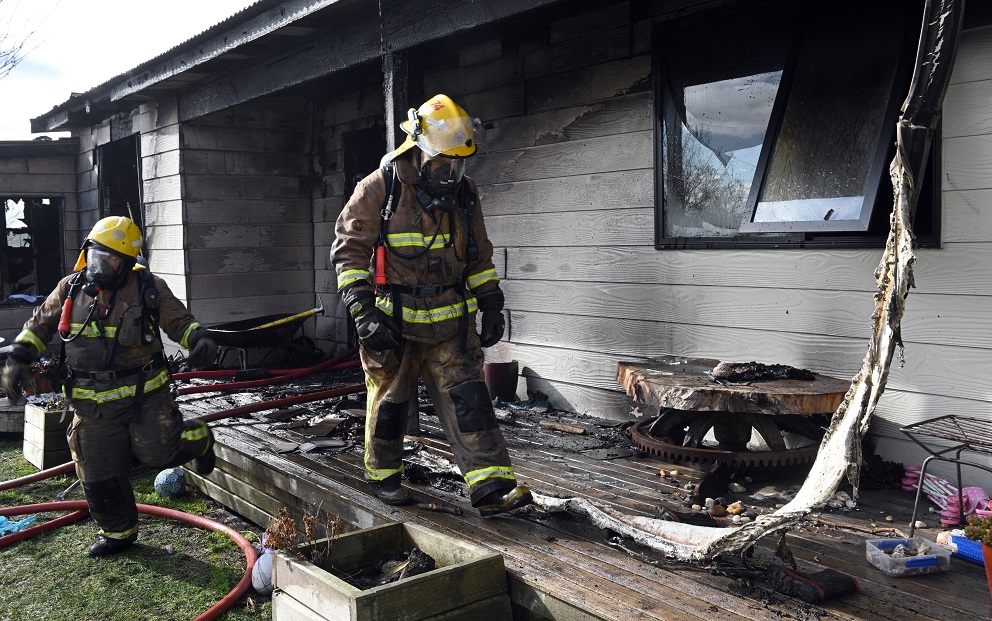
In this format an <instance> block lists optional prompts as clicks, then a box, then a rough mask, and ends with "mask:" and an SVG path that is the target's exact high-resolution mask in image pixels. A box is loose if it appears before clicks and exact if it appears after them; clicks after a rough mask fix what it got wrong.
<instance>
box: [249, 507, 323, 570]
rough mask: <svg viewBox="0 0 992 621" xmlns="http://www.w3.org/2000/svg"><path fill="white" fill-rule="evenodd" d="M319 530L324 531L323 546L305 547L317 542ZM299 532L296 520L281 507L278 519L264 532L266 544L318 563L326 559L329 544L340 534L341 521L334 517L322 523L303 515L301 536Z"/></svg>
mask: <svg viewBox="0 0 992 621" xmlns="http://www.w3.org/2000/svg"><path fill="white" fill-rule="evenodd" d="M319 512H320V510H319V508H318V513H319ZM319 528H323V530H324V536H325V537H326V539H325V544H324V545H316V544H314V545H310V546H307V544H308V543H310V542H314V541H316V540H317V537H318V536H319V533H318V530H319ZM300 530H301V529H300V528H298V527H297V523H296V520H295V519H293V516H291V515H290V514H289V511H288V510H287V509H286V508H285V507H283V508H281V509H279V519H278V520H276V521H274V522H273V523H272V524H271V525H270V526H269V527H268V528H267V529H266V530H265V534H266V541H267V544H268V545H269V546H271V547H272V548H273V549H276V550H282V551H283V552H287V553H289V554H293V555H295V556H297V557H299V558H301V559H303V560H307V561H310V562H311V563H320V562H322V561H323V560H324V559H325V558H327V555H328V553H329V552H330V550H331V542H332V541H333V540H334V539H336V538H337V537H338V535H340V534H341V520H340V518H337V517H335V518H333V519H330V518H327V519H325V520H323V521H322V520H319V519H318V518H315V517H313V516H311V515H304V516H303V525H302V531H303V532H302V535H301V532H300Z"/></svg>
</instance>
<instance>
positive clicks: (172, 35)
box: [0, 0, 256, 140]
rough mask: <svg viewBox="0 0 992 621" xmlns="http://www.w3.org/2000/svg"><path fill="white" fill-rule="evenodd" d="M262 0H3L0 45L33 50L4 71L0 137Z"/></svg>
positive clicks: (26, 128)
mask: <svg viewBox="0 0 992 621" xmlns="http://www.w3.org/2000/svg"><path fill="white" fill-rule="evenodd" d="M255 1H256V0H170V1H169V2H160V1H153V0H0V24H7V30H6V31H3V30H2V28H3V26H0V39H3V37H6V38H7V39H6V40H0V47H4V48H6V47H8V45H9V42H10V41H20V40H24V39H25V37H27V49H28V54H27V56H26V57H25V58H24V60H23V61H21V62H20V63H19V64H18V65H17V66H16V67H14V69H13V70H12V71H11V72H10V73H9V74H8V75H7V76H5V77H3V78H0V140H32V139H34V138H37V137H38V136H41V135H47V136H51V137H53V138H58V137H62V136H68V134H67V133H51V134H32V133H31V119H32V118H35V117H39V116H41V115H43V114H45V113H46V112H48V111H49V110H51V109H52V108H54V107H55V106H57V105H59V104H61V103H63V102H65V101H66V100H68V99H69V95H70V94H71V93H84V92H86V91H88V90H90V89H92V88H94V87H96V86H99V85H101V84H103V83H104V82H106V81H107V80H109V79H110V78H113V77H114V76H117V75H120V74H122V73H124V72H126V71H128V70H129V69H132V68H134V67H136V66H138V65H140V64H141V63H143V62H145V61H147V60H150V59H152V58H154V57H156V56H158V55H159V54H162V53H163V52H166V51H168V50H169V49H171V48H173V47H175V46H176V45H179V44H180V43H182V42H184V41H186V40H188V39H190V38H191V37H193V36H195V35H197V34H199V33H201V32H203V31H204V30H207V29H208V28H210V27H211V26H214V25H216V24H217V23H219V22H221V21H223V20H225V19H227V18H228V17H230V16H231V15H234V14H235V13H237V12H238V11H240V10H242V9H243V8H245V7H247V6H250V5H252V4H254V3H255Z"/></svg>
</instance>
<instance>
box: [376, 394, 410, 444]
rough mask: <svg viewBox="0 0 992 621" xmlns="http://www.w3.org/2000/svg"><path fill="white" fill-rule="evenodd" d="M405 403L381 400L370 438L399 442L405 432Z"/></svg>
mask: <svg viewBox="0 0 992 621" xmlns="http://www.w3.org/2000/svg"><path fill="white" fill-rule="evenodd" d="M406 412H407V404H406V401H404V402H403V403H393V402H392V401H386V400H385V399H383V400H382V401H380V402H379V409H378V411H377V412H376V417H375V429H373V430H372V436H373V437H375V438H379V439H380V440H399V439H401V438H402V437H403V434H404V432H405V431H406Z"/></svg>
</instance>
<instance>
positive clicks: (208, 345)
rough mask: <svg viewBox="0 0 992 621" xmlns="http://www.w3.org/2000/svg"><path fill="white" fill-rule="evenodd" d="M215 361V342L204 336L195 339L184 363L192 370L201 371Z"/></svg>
mask: <svg viewBox="0 0 992 621" xmlns="http://www.w3.org/2000/svg"><path fill="white" fill-rule="evenodd" d="M216 359H217V342H216V341H214V340H213V339H212V338H210V337H209V336H207V335H205V334H204V335H203V336H201V337H200V338H198V339H196V343H194V344H193V348H192V349H190V350H189V358H188V359H187V360H186V362H187V363H189V366H190V367H192V368H194V369H202V368H204V367H208V366H210V365H212V364H213V363H214V361H215V360H216Z"/></svg>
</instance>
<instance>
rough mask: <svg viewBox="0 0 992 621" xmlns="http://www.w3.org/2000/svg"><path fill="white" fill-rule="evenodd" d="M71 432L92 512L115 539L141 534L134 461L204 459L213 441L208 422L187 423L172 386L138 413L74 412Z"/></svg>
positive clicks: (164, 464) (166, 464)
mask: <svg viewBox="0 0 992 621" xmlns="http://www.w3.org/2000/svg"><path fill="white" fill-rule="evenodd" d="M128 401H129V402H130V401H131V400H130V399H129V400H128ZM67 433H68V437H69V449H70V450H71V451H72V459H73V461H75V463H76V474H77V475H78V476H79V480H80V482H81V483H82V487H83V492H84V493H85V494H86V503H87V504H88V505H89V510H90V515H92V516H93V520H94V521H95V522H96V523H97V525H98V526H99V527H100V532H101V534H103V535H104V536H105V537H108V538H111V539H124V538H125V537H129V536H130V535H133V534H135V533H137V532H138V507H137V505H136V504H135V500H134V490H133V489H132V487H131V479H130V475H131V463H132V459H134V458H137V460H138V461H140V462H141V463H143V464H145V465H146V466H151V467H153V468H171V467H175V466H179V465H181V464H184V463H186V462H188V461H190V460H191V459H194V458H196V457H201V456H202V455H204V454H205V453H206V451H207V449H208V447H209V443H210V434H209V432H208V430H207V425H206V423H204V422H203V421H184V420H183V418H182V414H180V412H179V410H178V409H177V408H176V407H175V403H174V402H173V400H172V395H171V394H170V393H169V390H168V388H167V387H163V388H160V389H158V390H155V391H153V392H151V393H147V394H145V395H144V396H143V402H142V406H141V410H140V413H139V414H138V415H137V416H135V415H134V408H133V407H129V408H125V409H122V410H118V411H117V412H116V413H101V414H100V415H99V416H81V415H80V414H78V413H76V412H75V411H73V418H72V422H71V423H70V424H69V430H68V432H67Z"/></svg>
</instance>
